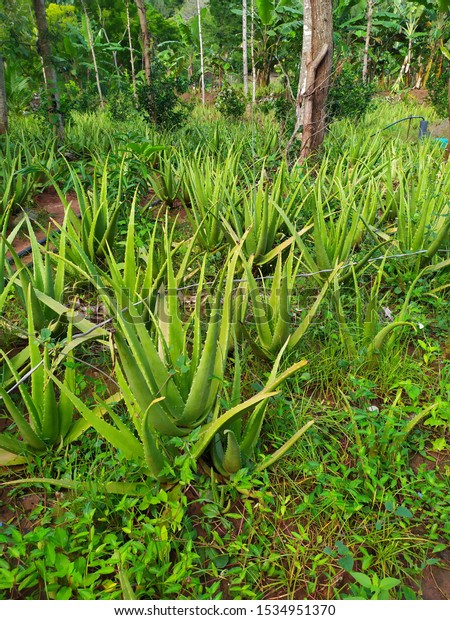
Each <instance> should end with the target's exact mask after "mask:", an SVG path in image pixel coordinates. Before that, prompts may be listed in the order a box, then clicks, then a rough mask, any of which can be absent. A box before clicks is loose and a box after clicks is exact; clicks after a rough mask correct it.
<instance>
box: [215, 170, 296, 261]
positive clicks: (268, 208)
mask: <svg viewBox="0 0 450 620" xmlns="http://www.w3.org/2000/svg"><path fill="white" fill-rule="evenodd" d="M286 176H287V171H286V168H285V165H284V164H283V165H282V166H281V169H280V171H279V173H278V174H277V177H276V179H275V181H274V183H273V185H272V186H270V185H269V184H268V181H267V173H266V171H265V170H263V171H262V173H261V177H260V180H259V183H258V185H257V187H256V188H254V189H251V190H250V191H249V192H248V193H247V194H245V195H244V196H243V197H242V200H239V201H236V202H235V203H233V204H232V205H231V208H230V212H229V214H228V215H227V214H225V215H224V216H222V225H223V227H224V231H225V233H226V234H227V236H228V237H229V238H230V239H231V240H232V241H233V242H237V241H238V240H240V239H242V236H243V234H244V232H245V231H246V230H248V231H249V233H248V235H247V238H246V240H245V243H244V244H243V253H244V255H245V256H246V257H247V258H250V256H253V262H254V264H255V265H262V264H264V263H267V262H269V261H271V260H273V258H274V257H275V256H276V254H277V252H278V251H280V246H282V248H281V249H284V248H285V247H287V245H289V244H290V243H291V241H292V240H291V239H287V240H286V239H284V240H283V237H284V235H283V229H284V228H285V225H284V222H283V218H282V216H281V214H280V212H279V209H284V212H285V213H286V217H292V218H293V219H294V220H295V219H296V217H297V215H298V211H299V210H300V208H301V204H302V203H300V205H298V204H297V202H298V201H297V198H298V195H299V193H300V192H301V191H302V189H303V184H304V183H305V181H306V177H304V178H303V179H302V180H301V181H300V182H299V183H298V184H297V186H296V188H295V190H294V191H293V192H292V193H291V194H290V195H289V197H288V199H286V198H285V193H286V191H287V180H286ZM248 185H250V186H251V185H253V183H252V181H251V180H250V179H249V180H248Z"/></svg>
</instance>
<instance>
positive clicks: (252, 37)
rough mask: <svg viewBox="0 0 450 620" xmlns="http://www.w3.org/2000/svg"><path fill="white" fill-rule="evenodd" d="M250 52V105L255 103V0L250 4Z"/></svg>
mask: <svg viewBox="0 0 450 620" xmlns="http://www.w3.org/2000/svg"><path fill="white" fill-rule="evenodd" d="M250 10H251V19H252V23H251V32H250V53H251V57H252V105H255V103H256V66H255V0H252V5H251V9H250Z"/></svg>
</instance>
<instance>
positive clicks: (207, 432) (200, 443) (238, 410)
mask: <svg viewBox="0 0 450 620" xmlns="http://www.w3.org/2000/svg"><path fill="white" fill-rule="evenodd" d="M276 394H278V392H265V391H264V390H261V392H259V394H256V396H253V397H252V398H249V399H248V400H246V401H245V402H243V403H240V404H239V405H237V406H236V407H232V408H231V409H230V410H229V411H227V412H226V413H224V414H222V415H221V416H219V417H218V418H217V419H216V420H214V421H213V422H209V423H208V424H205V425H204V426H203V428H202V430H201V432H200V436H199V438H198V439H197V441H196V442H195V444H194V446H193V448H192V451H191V454H192V457H193V458H194V459H198V458H199V457H200V456H201V455H202V454H203V452H204V451H205V450H206V448H207V447H208V445H209V444H210V442H211V441H212V439H213V438H214V435H215V434H216V433H218V432H220V431H221V430H222V428H223V427H224V426H225V425H227V424H228V423H229V422H230V421H232V420H233V418H235V417H236V416H238V415H241V414H242V413H244V412H245V411H247V410H248V409H250V408H251V407H254V406H255V405H257V404H258V403H259V402H261V401H262V400H266V399H268V398H271V397H272V396H276Z"/></svg>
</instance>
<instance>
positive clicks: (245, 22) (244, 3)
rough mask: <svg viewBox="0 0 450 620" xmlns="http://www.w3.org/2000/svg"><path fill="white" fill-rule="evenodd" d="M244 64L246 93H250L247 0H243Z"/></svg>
mask: <svg viewBox="0 0 450 620" xmlns="http://www.w3.org/2000/svg"><path fill="white" fill-rule="evenodd" d="M242 64H243V79H244V95H245V96H247V95H248V53H247V0H242Z"/></svg>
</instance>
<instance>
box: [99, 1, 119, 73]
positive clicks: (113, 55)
mask: <svg viewBox="0 0 450 620" xmlns="http://www.w3.org/2000/svg"><path fill="white" fill-rule="evenodd" d="M97 10H98V18H99V21H100V24H101V26H102V28H103V32H104V33H105V39H106V42H107V43H108V45H109V44H110V43H111V41H110V40H109V37H108V33H107V32H106V25H105V20H104V19H103V15H102V8H101V6H100V4H99V2H98V0H97ZM112 57H113V63H114V68H115V70H116V73H117V75H118V76H120V71H119V65H118V63H117V52H116V51H115V50H113V51H112Z"/></svg>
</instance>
